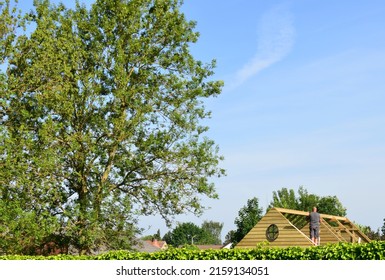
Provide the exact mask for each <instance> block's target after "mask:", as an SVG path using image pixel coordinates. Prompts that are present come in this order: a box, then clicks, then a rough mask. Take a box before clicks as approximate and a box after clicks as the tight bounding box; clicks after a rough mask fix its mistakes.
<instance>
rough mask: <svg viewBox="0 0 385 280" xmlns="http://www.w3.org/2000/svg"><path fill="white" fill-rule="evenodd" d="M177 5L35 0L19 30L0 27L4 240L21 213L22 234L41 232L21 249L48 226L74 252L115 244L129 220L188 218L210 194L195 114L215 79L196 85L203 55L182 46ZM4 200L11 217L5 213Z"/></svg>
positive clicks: (141, 0) (189, 27) (210, 168)
mask: <svg viewBox="0 0 385 280" xmlns="http://www.w3.org/2000/svg"><path fill="white" fill-rule="evenodd" d="M181 5H182V3H181V1H179V0H108V1H107V0H96V1H95V3H94V4H93V5H92V6H91V7H90V8H89V9H88V8H86V6H84V5H81V4H80V3H77V4H76V7H75V8H73V9H69V8H66V7H65V6H64V5H63V4H59V5H53V4H51V3H50V2H49V1H48V0H36V1H34V6H35V10H34V11H33V12H31V13H29V14H28V15H26V16H25V17H24V19H23V21H22V22H21V24H20V25H22V23H23V24H25V25H26V26H28V29H27V30H29V32H28V33H25V34H24V33H23V32H21V31H20V30H19V31H18V32H16V31H14V32H13V33H12V32H11V33H12V34H13V36H3V34H0V35H1V40H2V41H1V47H2V51H3V52H4V50H5V48H4V47H3V46H7V48H6V59H5V60H4V61H6V66H7V70H6V73H5V74H3V75H2V79H1V85H0V89H1V92H0V96H1V104H0V106H1V108H0V109H1V118H0V122H1V131H0V133H1V134H0V137H1V139H0V141H1V144H2V149H1V153H0V157H1V162H2V163H1V168H0V170H1V171H0V172H1V176H0V177H1V185H0V188H1V189H0V196H1V197H2V201H3V202H2V204H6V205H0V206H1V207H0V211H3V212H4V213H3V214H4V215H5V216H7V215H8V214H9V215H8V216H9V220H11V219H13V220H14V222H15V223H16V224H15V227H14V228H9V227H8V226H7V224H6V221H5V220H4V219H2V220H1V225H0V226H1V227H2V228H3V230H4V231H13V232H14V233H15V234H14V235H11V237H10V238H11V239H13V241H15V242H17V239H18V237H17V234H16V231H17V228H18V227H17V225H22V224H23V220H22V219H20V217H23V215H24V216H28V215H29V216H28V221H29V223H28V224H30V230H27V231H25V233H24V236H23V238H26V237H31V236H34V234H33V229H34V228H35V227H36V225H37V227H38V228H39V229H38V231H39V232H40V233H41V234H39V235H36V237H35V238H30V244H26V245H28V246H34V245H38V244H41V242H43V241H44V238H45V237H46V236H47V235H48V233H51V234H53V235H56V236H57V237H58V238H66V240H70V241H69V243H70V244H72V245H73V246H75V247H76V248H77V249H78V250H79V252H81V253H86V252H90V251H91V250H92V249H93V248H97V247H99V246H101V245H103V246H107V247H108V248H125V247H129V245H130V237H132V236H133V235H134V234H135V232H136V230H137V228H136V217H137V215H153V214H156V213H159V214H160V215H161V216H162V217H163V218H164V219H165V220H166V221H167V222H169V221H170V218H171V217H172V216H173V215H175V214H180V213H184V212H193V213H195V214H200V213H201V212H202V211H203V210H204V206H203V205H202V203H201V198H202V196H207V197H210V198H216V197H217V194H216V192H215V188H214V185H213V184H212V183H211V182H210V180H209V179H210V177H212V176H221V175H223V174H224V171H223V170H222V169H221V168H219V167H218V165H219V163H220V160H221V156H220V155H219V154H218V147H217V146H216V145H215V143H214V142H213V141H212V140H211V139H208V138H207V137H205V132H206V131H207V129H208V128H207V127H205V126H203V125H201V120H203V119H205V118H208V117H209V116H210V112H208V111H207V110H206V109H205V107H204V99H205V98H208V97H211V96H216V95H218V94H219V93H220V91H221V87H222V82H220V81H210V80H208V78H209V77H210V76H211V75H212V74H213V68H214V61H212V62H210V63H207V64H204V63H202V62H201V61H199V60H196V59H195V58H194V57H193V56H192V54H191V53H190V49H189V48H190V46H191V44H193V43H195V42H196V41H197V38H198V33H197V32H196V31H194V28H195V23H194V22H192V21H188V20H187V19H186V18H185V16H184V14H183V13H181V12H180V7H181ZM0 7H1V9H3V10H2V11H1V14H3V13H4V9H5V8H6V7H7V6H6V5H1V6H0ZM7 22H12V21H7ZM3 25H4V24H3V21H0V26H3ZM5 26H10V25H5ZM4 30H6V31H7V32H8V31H10V30H11V28H8V27H7V28H5V29H4ZM1 32H3V31H1ZM7 34H9V33H7ZM5 39H6V41H4V40H5ZM7 203H8V204H9V205H8V204H7ZM12 203H15V205H17V207H16V210H15V211H17V212H20V213H23V215H19V214H18V213H8V212H9V211H8V210H7V209H12ZM7 211H8V212H7ZM12 211H13V210H12ZM12 211H11V212H12ZM11 214H12V215H13V216H12V215H11ZM27 214H28V215H27ZM46 217H49V219H46ZM42 228H43V229H44V230H43V231H42ZM39 236H41V237H39ZM4 246H5V245H4ZM4 248H5V247H4ZM7 248H8V247H7ZM8 251H9V250H8Z"/></svg>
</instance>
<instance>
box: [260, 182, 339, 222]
mask: <svg viewBox="0 0 385 280" xmlns="http://www.w3.org/2000/svg"><path fill="white" fill-rule="evenodd" d="M313 206H316V207H317V208H318V212H319V213H323V214H329V215H335V216H342V217H343V216H346V208H345V207H344V206H343V205H342V203H341V202H340V201H339V199H338V198H337V197H336V196H324V197H320V196H318V195H315V194H309V193H308V191H307V190H306V189H305V188H304V187H302V186H300V187H299V188H298V196H297V195H296V194H295V191H294V190H293V189H287V188H282V189H280V190H278V191H274V192H273V200H272V202H271V203H270V204H269V207H268V208H267V210H269V209H270V208H272V207H279V208H287V209H294V210H301V211H311V209H312V208H313Z"/></svg>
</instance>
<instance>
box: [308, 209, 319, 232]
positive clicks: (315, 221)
mask: <svg viewBox="0 0 385 280" xmlns="http://www.w3.org/2000/svg"><path fill="white" fill-rule="evenodd" d="M309 216H310V227H312V228H315V227H319V221H320V214H319V213H318V212H310V214H309Z"/></svg>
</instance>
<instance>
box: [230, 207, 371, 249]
mask: <svg viewBox="0 0 385 280" xmlns="http://www.w3.org/2000/svg"><path fill="white" fill-rule="evenodd" d="M308 216H309V212H304V211H297V210H292V209H284V208H272V209H270V210H269V211H268V212H267V213H266V215H265V216H264V217H262V219H261V220H260V221H259V222H258V223H257V224H256V225H255V226H254V227H253V228H252V229H251V230H250V231H249V233H247V234H246V236H245V237H244V238H243V239H242V240H241V241H240V242H239V243H238V244H237V245H236V246H235V248H254V247H255V246H257V245H258V244H261V243H266V244H268V246H272V247H288V246H300V247H307V246H312V245H314V244H313V243H312V241H311V240H310V238H309V220H308ZM320 216H321V225H320V244H321V245H324V244H328V243H339V242H352V243H361V242H362V243H367V242H370V239H369V238H368V237H367V236H366V235H365V234H364V233H363V232H361V231H360V230H359V228H358V227H356V226H355V225H354V224H353V223H352V222H351V221H349V219H348V218H346V217H339V216H332V215H327V214H320Z"/></svg>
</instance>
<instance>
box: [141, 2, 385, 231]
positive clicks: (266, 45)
mask: <svg viewBox="0 0 385 280" xmlns="http://www.w3.org/2000/svg"><path fill="white" fill-rule="evenodd" d="M184 11H185V13H186V16H187V17H188V18H189V19H193V20H196V21H197V30H198V31H199V32H200V33H201V36H200V40H199V41H198V43H197V44H196V45H195V46H194V47H193V48H192V51H193V53H194V55H195V56H196V57H197V58H198V59H202V60H203V61H209V60H211V59H212V58H215V59H216V60H217V69H216V75H215V76H214V78H215V79H221V80H224V82H225V87H224V90H223V93H222V94H221V96H219V97H218V98H214V99H212V100H210V101H209V102H207V107H208V108H209V109H210V110H211V111H212V115H213V117H212V119H211V120H210V121H209V122H208V125H209V126H210V131H209V136H210V137H211V138H213V139H214V140H215V141H216V142H217V144H218V145H219V147H220V150H221V153H222V154H223V155H224V157H225V161H224V162H223V164H222V165H223V167H225V168H226V169H227V174H228V175H227V176H226V177H224V178H220V179H219V180H216V181H215V182H216V185H217V190H218V193H219V196H220V199H219V200H217V201H213V200H205V204H206V205H207V206H210V207H211V209H210V210H208V211H206V213H205V214H204V215H203V216H202V217H200V218H193V217H190V216H188V217H180V219H179V220H180V221H193V222H195V223H196V224H201V223H202V222H203V221H204V220H214V221H219V222H223V223H224V229H223V235H225V234H226V233H227V232H228V231H229V230H231V229H235V225H234V219H235V218H236V217H237V214H238V211H239V209H240V208H241V207H243V206H244V205H245V204H246V202H247V200H248V199H250V198H252V197H255V196H256V197H258V198H259V201H260V206H261V207H263V208H264V209H266V207H267V205H268V204H269V202H270V201H271V199H272V194H273V191H277V190H279V189H281V188H283V187H286V188H292V189H295V190H296V191H297V189H298V187H299V186H301V185H302V186H304V187H305V188H306V189H307V190H308V192H309V193H314V194H317V195H320V196H327V195H332V196H334V195H336V196H337V197H338V198H339V200H340V201H341V202H342V204H343V205H344V206H345V207H346V208H347V217H348V218H349V219H350V220H352V221H354V222H357V223H359V224H362V225H368V226H370V227H371V228H372V229H374V230H376V229H378V228H379V227H381V226H382V224H383V219H384V218H385V211H384V210H383V207H382V205H384V197H385V187H384V183H385V172H384V166H385V146H384V142H385V111H384V105H385V76H384V74H385V28H384V26H385V17H384V16H383V15H384V14H385V5H384V3H383V2H382V1H341V0H340V1H324V0H323V1H319V0H318V1H315V0H314V1H312V0H296V1H262V0H237V1H223V0H222V1H221V0H210V1H207V0H194V1H185V5H184ZM146 225H148V226H149V225H152V227H151V229H150V230H148V232H149V233H151V232H152V231H156V229H157V228H158V227H157V226H158V222H156V221H155V220H154V219H153V218H148V219H146ZM163 228H164V227H163ZM163 228H161V231H162V234H163V233H165V231H167V229H163Z"/></svg>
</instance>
